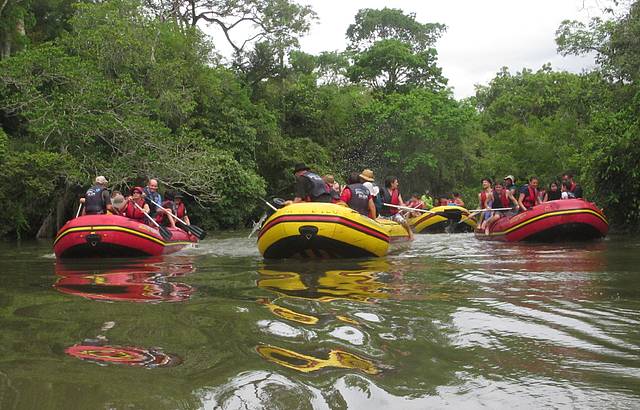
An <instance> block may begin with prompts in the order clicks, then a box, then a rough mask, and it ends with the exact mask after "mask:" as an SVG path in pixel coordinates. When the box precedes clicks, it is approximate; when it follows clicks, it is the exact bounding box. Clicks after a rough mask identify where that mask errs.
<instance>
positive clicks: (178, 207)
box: [171, 192, 191, 225]
mask: <svg viewBox="0 0 640 410" xmlns="http://www.w3.org/2000/svg"><path fill="white" fill-rule="evenodd" d="M183 199H184V196H183V195H182V194H181V193H180V192H178V193H176V194H175V199H174V202H173V208H171V212H172V213H173V214H174V215H175V216H177V217H178V218H179V219H182V220H183V221H184V223H185V224H186V225H191V221H190V220H189V215H187V207H186V206H185V205H184V201H183Z"/></svg>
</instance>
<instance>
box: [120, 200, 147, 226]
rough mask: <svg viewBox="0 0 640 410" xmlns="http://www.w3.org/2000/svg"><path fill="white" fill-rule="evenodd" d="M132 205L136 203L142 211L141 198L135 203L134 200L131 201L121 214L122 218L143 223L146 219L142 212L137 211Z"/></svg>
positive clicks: (142, 202)
mask: <svg viewBox="0 0 640 410" xmlns="http://www.w3.org/2000/svg"><path fill="white" fill-rule="evenodd" d="M134 203H137V204H138V206H139V207H140V208H142V209H144V199H143V198H140V199H138V200H137V201H136V200H134V199H131V200H130V201H129V202H127V207H126V208H125V210H124V212H123V213H124V216H126V217H127V218H130V219H135V220H136V221H140V222H145V218H146V217H145V216H144V212H142V211H141V210H140V209H138V207H136V206H135V205H134Z"/></svg>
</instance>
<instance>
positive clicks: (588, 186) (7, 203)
mask: <svg viewBox="0 0 640 410" xmlns="http://www.w3.org/2000/svg"><path fill="white" fill-rule="evenodd" d="M165 3H166V2H155V1H145V2H141V1H139V0H116V1H109V2H83V1H73V0H57V1H55V2H44V1H39V0H31V1H27V2H15V1H11V0H9V1H8V2H6V3H5V6H4V7H3V9H2V10H0V23H2V24H1V27H2V31H1V32H0V43H1V46H2V54H0V162H1V163H0V165H1V166H2V170H3V172H2V173H1V174H0V206H2V207H3V209H5V210H6V211H7V212H4V213H3V214H2V215H0V227H1V228H0V235H3V236H6V235H10V236H25V235H26V236H32V235H35V234H36V233H37V232H40V234H43V235H44V234H47V233H48V234H50V233H51V232H53V230H55V228H56V227H59V226H60V224H61V223H63V222H64V220H65V219H66V218H67V217H68V216H69V215H70V214H71V213H72V212H74V211H75V210H74V208H75V206H76V204H77V198H78V196H79V195H80V194H81V193H82V192H83V191H84V190H85V189H86V188H87V186H88V184H89V183H90V182H91V180H92V179H93V178H94V177H95V176H96V175H105V176H107V177H108V179H109V180H110V182H111V185H112V186H114V187H115V188H118V189H122V190H126V189H128V188H129V187H131V186H134V185H139V184H143V183H144V182H145V179H146V178H148V177H157V178H158V179H159V181H160V183H161V185H162V187H163V189H175V190H180V191H183V192H184V193H186V194H187V196H188V198H187V202H188V203H189V205H190V208H191V210H192V213H193V214H194V217H195V218H196V219H197V220H198V221H199V223H200V224H202V225H204V226H206V227H220V228H227V227H237V226H241V225H243V224H246V223H247V221H248V220H249V219H250V218H251V217H253V216H255V215H256V213H259V212H260V206H261V205H260V203H261V201H260V198H262V197H264V196H265V195H277V196H287V195H290V194H291V191H292V182H293V178H292V175H291V169H292V167H293V165H294V164H295V163H296V162H301V161H303V162H306V163H308V164H309V165H311V166H312V167H313V168H314V169H315V170H317V171H318V172H321V173H332V174H335V175H336V176H337V177H338V179H339V180H341V181H344V179H345V177H346V175H347V174H348V173H349V172H351V171H354V170H357V171H359V170H362V169H363V168H371V169H373V170H374V171H375V172H376V175H377V176H378V180H379V181H380V182H381V181H382V180H383V179H384V176H386V175H390V174H392V175H397V176H398V177H400V179H401V187H402V189H403V191H404V192H405V197H407V196H408V194H409V193H410V192H412V191H418V192H424V191H425V190H430V191H431V192H432V193H434V194H445V193H450V192H451V191H452V190H459V191H462V192H464V193H465V194H466V196H467V200H469V196H471V195H472V194H473V193H475V191H476V190H477V187H478V185H479V179H480V178H481V177H484V176H490V177H494V178H495V177H497V178H500V179H501V178H502V177H504V176H505V175H507V174H514V175H516V177H517V178H518V180H519V181H518V182H522V181H524V180H525V179H526V178H527V177H529V176H531V175H532V174H536V175H537V176H539V177H540V178H541V179H542V181H543V183H545V184H547V183H549V182H551V181H552V180H556V179H558V177H559V176H560V174H562V173H563V172H565V171H567V170H570V171H573V172H574V173H575V174H576V175H577V177H578V180H579V182H581V183H582V185H583V186H584V187H585V190H586V195H587V197H588V198H589V199H594V200H597V201H598V203H599V204H600V205H601V206H604V207H605V208H606V209H607V212H608V214H609V216H611V217H612V218H613V220H614V222H617V223H618V224H620V225H622V224H624V225H625V226H627V227H630V228H637V227H638V226H639V225H640V175H639V173H640V170H639V168H640V167H639V166H638V158H640V155H639V154H640V152H639V150H640V148H638V145H639V144H638V142H639V141H638V135H639V134H638V131H639V129H638V128H639V127H640V124H639V123H638V111H639V108H640V107H639V106H638V104H639V101H640V99H639V98H638V95H640V94H639V93H638V92H639V91H640V90H639V89H638V75H639V67H640V51H639V50H640V48H639V47H637V42H638V41H639V40H638V39H639V38H640V36H638V35H637V33H638V32H640V29H639V27H640V3H634V4H633V5H632V6H631V8H630V10H629V12H628V13H627V14H626V15H624V16H623V17H622V18H618V19H615V18H612V19H609V20H607V19H602V18H601V19H594V20H593V21H592V22H591V23H590V24H589V25H584V24H581V23H578V22H571V21H566V22H564V23H563V24H562V26H561V27H560V28H559V29H558V32H557V42H558V47H559V52H561V53H563V54H571V53H573V54H579V53H583V52H595V53H596V55H597V63H598V64H599V67H598V69H597V70H594V71H593V72H591V73H585V74H580V75H578V74H570V73H566V72H556V71H553V70H552V69H551V67H550V66H543V67H542V68H540V69H539V70H537V71H533V70H528V69H526V70H523V71H522V72H518V73H511V72H509V70H508V68H504V69H503V70H502V71H500V72H499V73H497V75H496V77H495V78H494V79H493V80H492V81H491V82H490V83H489V84H487V85H486V86H480V87H479V88H478V89H477V94H476V96H475V97H473V98H470V99H468V100H464V101H457V100H455V99H454V98H453V94H452V92H451V90H449V89H447V88H446V84H447V79H446V78H444V77H443V76H442V71H441V69H440V68H439V67H438V65H437V50H436V48H435V42H436V40H437V39H438V38H439V37H440V36H441V35H442V34H443V33H444V30H445V26H444V25H442V24H439V23H422V22H419V21H417V20H416V18H415V15H413V14H405V13H404V12H402V11H401V10H397V9H388V8H385V9H382V10H373V9H363V10H361V11H360V12H358V14H357V15H356V16H355V19H354V20H355V21H354V24H352V25H351V26H350V27H349V29H348V30H347V33H346V36H347V40H348V41H349V46H348V47H347V49H346V50H345V51H337V52H325V53H321V54H320V55H317V56H314V55H309V54H306V53H303V52H301V51H300V50H298V38H299V37H300V36H301V35H303V34H304V33H305V32H306V31H307V30H308V29H309V25H310V23H311V21H312V20H313V19H314V18H315V14H314V13H313V11H312V10H311V9H310V8H309V7H307V6H300V5H298V4H297V3H295V2H294V1H292V0H242V1H223V2H214V1H209V0H198V1H188V2H173V3H172V4H173V5H174V6H175V5H181V6H180V7H182V8H180V7H178V8H176V7H173V6H172V8H168V9H167V8H166V7H167V5H166V4H165ZM180 11H181V12H180ZM243 18H245V19H246V21H250V22H252V23H253V24H254V26H255V30H256V31H255V32H254V33H251V34H249V36H250V37H248V38H247V40H248V41H245V42H243V41H240V42H238V38H237V37H234V40H232V39H231V38H228V40H229V42H231V43H232V44H231V46H232V48H233V49H234V50H235V51H236V53H235V56H234V59H233V63H232V64H231V65H230V66H225V65H223V64H221V62H220V60H219V57H218V56H217V54H216V53H215V49H216V48H215V46H216V44H213V43H212V41H211V39H210V38H208V37H207V36H206V35H204V33H203V32H202V31H201V30H200V29H199V27H198V25H199V24H203V23H206V24H210V25H211V27H215V28H218V29H221V30H222V31H223V32H224V33H225V34H229V32H230V31H231V30H232V29H235V28H236V24H240V23H241V22H243V21H245V20H243ZM469 202H471V204H472V205H473V202H474V201H473V200H471V201H469Z"/></svg>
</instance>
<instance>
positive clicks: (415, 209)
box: [382, 203, 439, 215]
mask: <svg viewBox="0 0 640 410" xmlns="http://www.w3.org/2000/svg"><path fill="white" fill-rule="evenodd" d="M382 205H384V206H390V207H391V208H398V209H404V210H406V211H418V212H424V213H426V214H435V215H439V213H438V212H432V211H427V210H426V209H419V208H410V207H408V206H400V205H393V204H387V203H383V204H382Z"/></svg>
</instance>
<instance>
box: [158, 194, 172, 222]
mask: <svg viewBox="0 0 640 410" xmlns="http://www.w3.org/2000/svg"><path fill="white" fill-rule="evenodd" d="M162 207H163V208H164V209H168V210H171V209H172V208H173V201H169V200H165V201H164V202H162ZM158 211H160V210H158ZM154 219H155V220H156V222H157V223H159V224H160V225H163V224H165V219H167V214H166V213H164V212H158V213H157V214H156V217H155V218H154ZM167 223H169V221H168V220H167Z"/></svg>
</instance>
